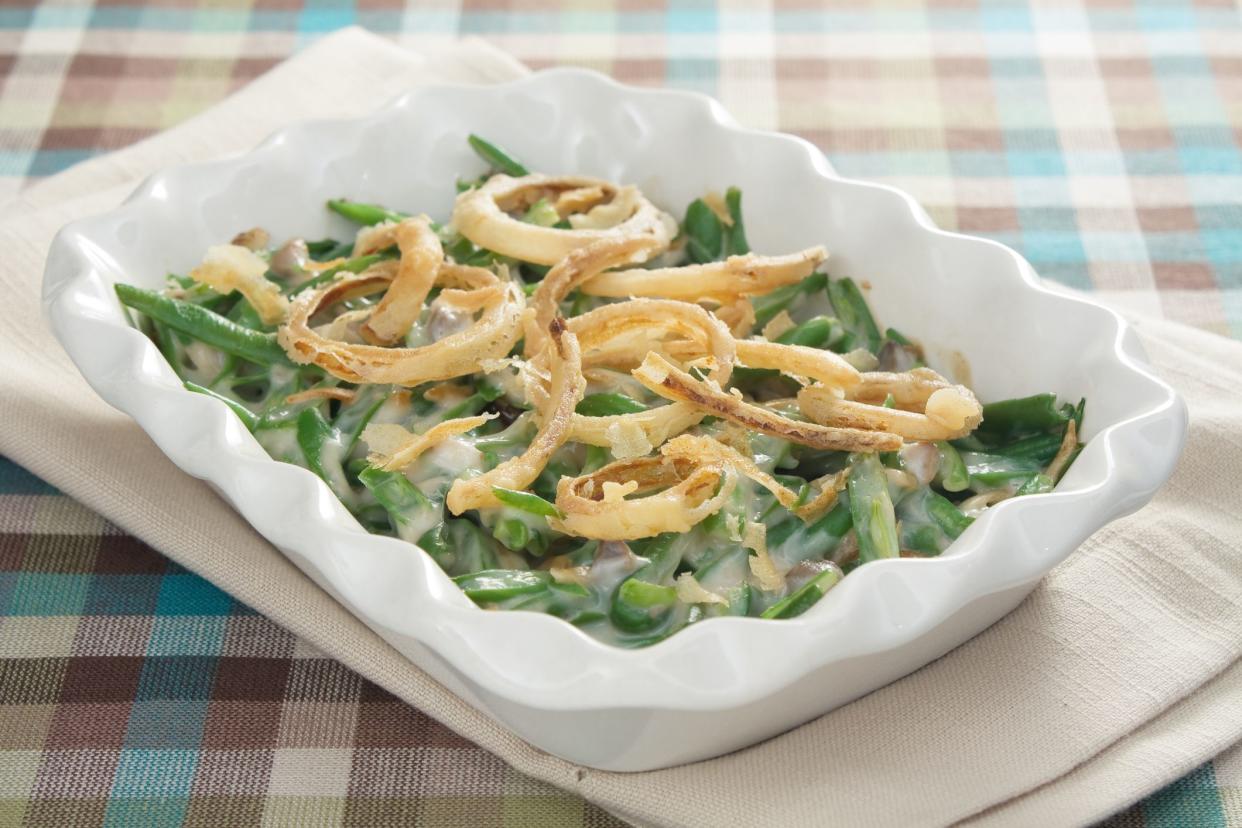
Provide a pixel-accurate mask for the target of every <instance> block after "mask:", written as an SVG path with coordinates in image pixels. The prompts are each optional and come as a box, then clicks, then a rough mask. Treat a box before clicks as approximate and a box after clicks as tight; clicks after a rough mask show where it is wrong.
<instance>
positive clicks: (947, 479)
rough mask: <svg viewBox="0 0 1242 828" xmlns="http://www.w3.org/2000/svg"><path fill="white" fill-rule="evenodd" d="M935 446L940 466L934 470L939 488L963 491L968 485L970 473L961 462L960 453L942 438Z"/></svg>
mask: <svg viewBox="0 0 1242 828" xmlns="http://www.w3.org/2000/svg"><path fill="white" fill-rule="evenodd" d="M936 448H937V449H939V450H940V466H939V468H937V470H936V482H937V483H938V484H939V485H940V488H942V489H944V490H945V491H946V492H963V491H965V490H966V489H967V488H968V487H969V486H970V474H969V473H968V472H967V471H966V464H965V463H963V462H962V455H960V454H958V453H957V449H955V448H953V446H952V445H950V444H949V443H947V442H945V441H944V440H941V441H939V442H937V443H936Z"/></svg>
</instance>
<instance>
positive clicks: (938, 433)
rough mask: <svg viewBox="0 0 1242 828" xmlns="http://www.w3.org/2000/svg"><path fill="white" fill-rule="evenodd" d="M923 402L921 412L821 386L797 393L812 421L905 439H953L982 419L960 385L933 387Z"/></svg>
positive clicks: (980, 411) (975, 403)
mask: <svg viewBox="0 0 1242 828" xmlns="http://www.w3.org/2000/svg"><path fill="white" fill-rule="evenodd" d="M864 376H865V375H864ZM894 396H895V395H894ZM925 405H926V411H925V413H919V412H917V411H906V410H903V409H900V408H885V407H884V406H882V405H871V404H869V403H863V402H858V401H856V400H845V399H841V398H840V397H838V396H837V395H836V394H835V393H834V392H833V389H831V388H826V387H824V386H822V385H812V386H810V387H808V388H803V389H802V390H801V391H799V392H798V408H799V409H800V410H801V411H802V413H803V414H805V415H806V416H807V417H809V418H810V419H811V420H813V421H814V422H817V423H820V424H822V425H826V426H833V427H836V428H857V429H874V430H877V431H887V432H891V433H893V434H898V435H901V437H903V438H905V439H907V440H927V441H934V440H954V439H957V438H958V437H964V436H966V435H967V434H969V433H970V432H971V431H973V430H974V428H975V426H977V425H979V423H980V421H981V420H982V419H983V407H982V406H981V405H979V401H978V400H977V399H975V395H974V394H972V393H971V392H970V390H969V389H967V388H966V387H964V386H960V385H946V386H945V387H942V388H939V389H937V390H936V391H934V392H933V393H932V394H930V395H929V396H928V398H927V401H926V403H925Z"/></svg>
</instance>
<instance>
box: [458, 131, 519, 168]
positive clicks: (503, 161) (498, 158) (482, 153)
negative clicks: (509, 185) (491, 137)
mask: <svg viewBox="0 0 1242 828" xmlns="http://www.w3.org/2000/svg"><path fill="white" fill-rule="evenodd" d="M466 140H467V141H468V142H469V143H470V148H471V149H473V150H474V151H475V153H477V154H478V156H479V157H480V158H482V159H483V160H484V161H486V162H487V163H488V165H489V166H490V167H491V168H492V169H493V170H498V171H500V172H502V173H504V174H505V175H511V176H513V177H514V178H520V177H522V176H524V175H530V171H529V170H528V169H526V167H525V166H524V165H523V164H521V163H519V162H517V161H515V160H513V156H511V155H510V154H509V153H507V152H505V151H504V150H503V149H501V148H500V147H498V146H496V145H495V144H493V143H491V142H490V141H485V140H483V139H482V138H480V137H479V136H477V135H474V134H471V135H470V136H468V137H467V138H466Z"/></svg>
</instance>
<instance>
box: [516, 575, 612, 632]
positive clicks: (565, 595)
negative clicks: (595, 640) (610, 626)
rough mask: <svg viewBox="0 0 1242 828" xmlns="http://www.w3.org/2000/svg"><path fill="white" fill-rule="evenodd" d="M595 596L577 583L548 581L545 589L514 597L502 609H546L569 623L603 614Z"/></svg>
mask: <svg viewBox="0 0 1242 828" xmlns="http://www.w3.org/2000/svg"><path fill="white" fill-rule="evenodd" d="M598 604H599V596H598V595H597V593H596V592H595V591H593V590H590V589H587V588H586V587H584V586H582V585H581V584H573V583H569V584H558V583H557V582H556V581H551V582H549V583H548V585H547V588H546V589H543V590H540V591H538V592H531V593H526V594H522V595H520V596H517V598H516V600H512V601H510V602H509V603H507V604H506V605H505V607H504V608H505V609H510V610H525V611H527V612H546V613H548V614H549V615H555V616H556V617H557V618H564V619H565V620H566V621H568V622H569V623H571V624H583V623H587V622H589V621H598V620H600V619H602V618H603V617H604V614H603V613H602V612H600V611H599V609H598V608H597V607H598Z"/></svg>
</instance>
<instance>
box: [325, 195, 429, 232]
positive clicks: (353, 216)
mask: <svg viewBox="0 0 1242 828" xmlns="http://www.w3.org/2000/svg"><path fill="white" fill-rule="evenodd" d="M328 209H329V210H331V211H332V212H334V213H336V214H337V215H339V216H343V217H345V218H347V219H349V220H350V221H352V222H354V223H355V224H362V225H367V226H370V225H373V224H383V223H384V222H386V221H403V220H404V219H408V218H409V217H410V215H409V213H400V212H397V211H396V210H389V209H388V208H387V207H381V206H380V205H378V204H364V203H362V202H360V201H350V200H348V199H344V198H333V199H329V200H328Z"/></svg>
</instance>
